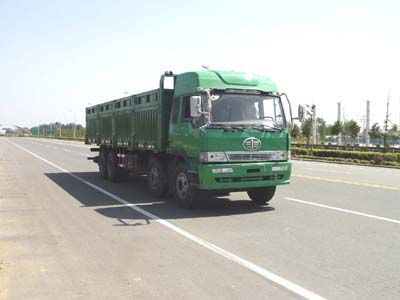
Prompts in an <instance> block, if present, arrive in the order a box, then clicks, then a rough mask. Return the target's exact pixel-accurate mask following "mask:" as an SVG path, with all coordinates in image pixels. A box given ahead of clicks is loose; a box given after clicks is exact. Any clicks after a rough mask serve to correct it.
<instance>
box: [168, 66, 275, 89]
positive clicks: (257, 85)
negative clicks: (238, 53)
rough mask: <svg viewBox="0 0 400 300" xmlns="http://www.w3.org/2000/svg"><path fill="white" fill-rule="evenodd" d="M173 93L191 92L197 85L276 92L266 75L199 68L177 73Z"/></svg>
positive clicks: (212, 87) (211, 87)
mask: <svg viewBox="0 0 400 300" xmlns="http://www.w3.org/2000/svg"><path fill="white" fill-rule="evenodd" d="M175 87H176V88H175V95H185V94H193V93H194V92H196V88H197V87H202V88H210V89H222V90H225V89H242V90H257V91H263V92H273V93H276V92H278V90H277V87H276V85H275V83H274V82H273V81H272V80H271V79H270V78H268V77H264V76H259V75H255V74H251V73H244V72H235V71H215V70H201V71H194V72H186V73H182V74H179V75H177V77H176V83H175Z"/></svg>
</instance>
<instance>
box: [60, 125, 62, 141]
mask: <svg viewBox="0 0 400 300" xmlns="http://www.w3.org/2000/svg"><path fill="white" fill-rule="evenodd" d="M61 128H62V123H61V122H60V138H62V134H61Z"/></svg>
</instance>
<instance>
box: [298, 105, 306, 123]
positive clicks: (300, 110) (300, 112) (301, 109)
mask: <svg viewBox="0 0 400 300" xmlns="http://www.w3.org/2000/svg"><path fill="white" fill-rule="evenodd" d="M304 111H305V110H304V106H303V105H299V108H298V111H297V116H298V117H297V118H298V120H299V122H300V123H303V121H304Z"/></svg>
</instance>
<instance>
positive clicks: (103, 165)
mask: <svg viewBox="0 0 400 300" xmlns="http://www.w3.org/2000/svg"><path fill="white" fill-rule="evenodd" d="M98 164H99V175H100V177H101V178H103V179H107V178H108V173H107V150H105V149H102V150H100V153H99V163H98Z"/></svg>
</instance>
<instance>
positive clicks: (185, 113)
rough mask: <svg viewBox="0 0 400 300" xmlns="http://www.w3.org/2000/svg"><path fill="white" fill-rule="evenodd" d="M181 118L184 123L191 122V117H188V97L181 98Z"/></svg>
mask: <svg viewBox="0 0 400 300" xmlns="http://www.w3.org/2000/svg"><path fill="white" fill-rule="evenodd" d="M182 116H183V120H184V121H186V122H188V121H190V120H191V116H190V96H186V97H183V105H182Z"/></svg>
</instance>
